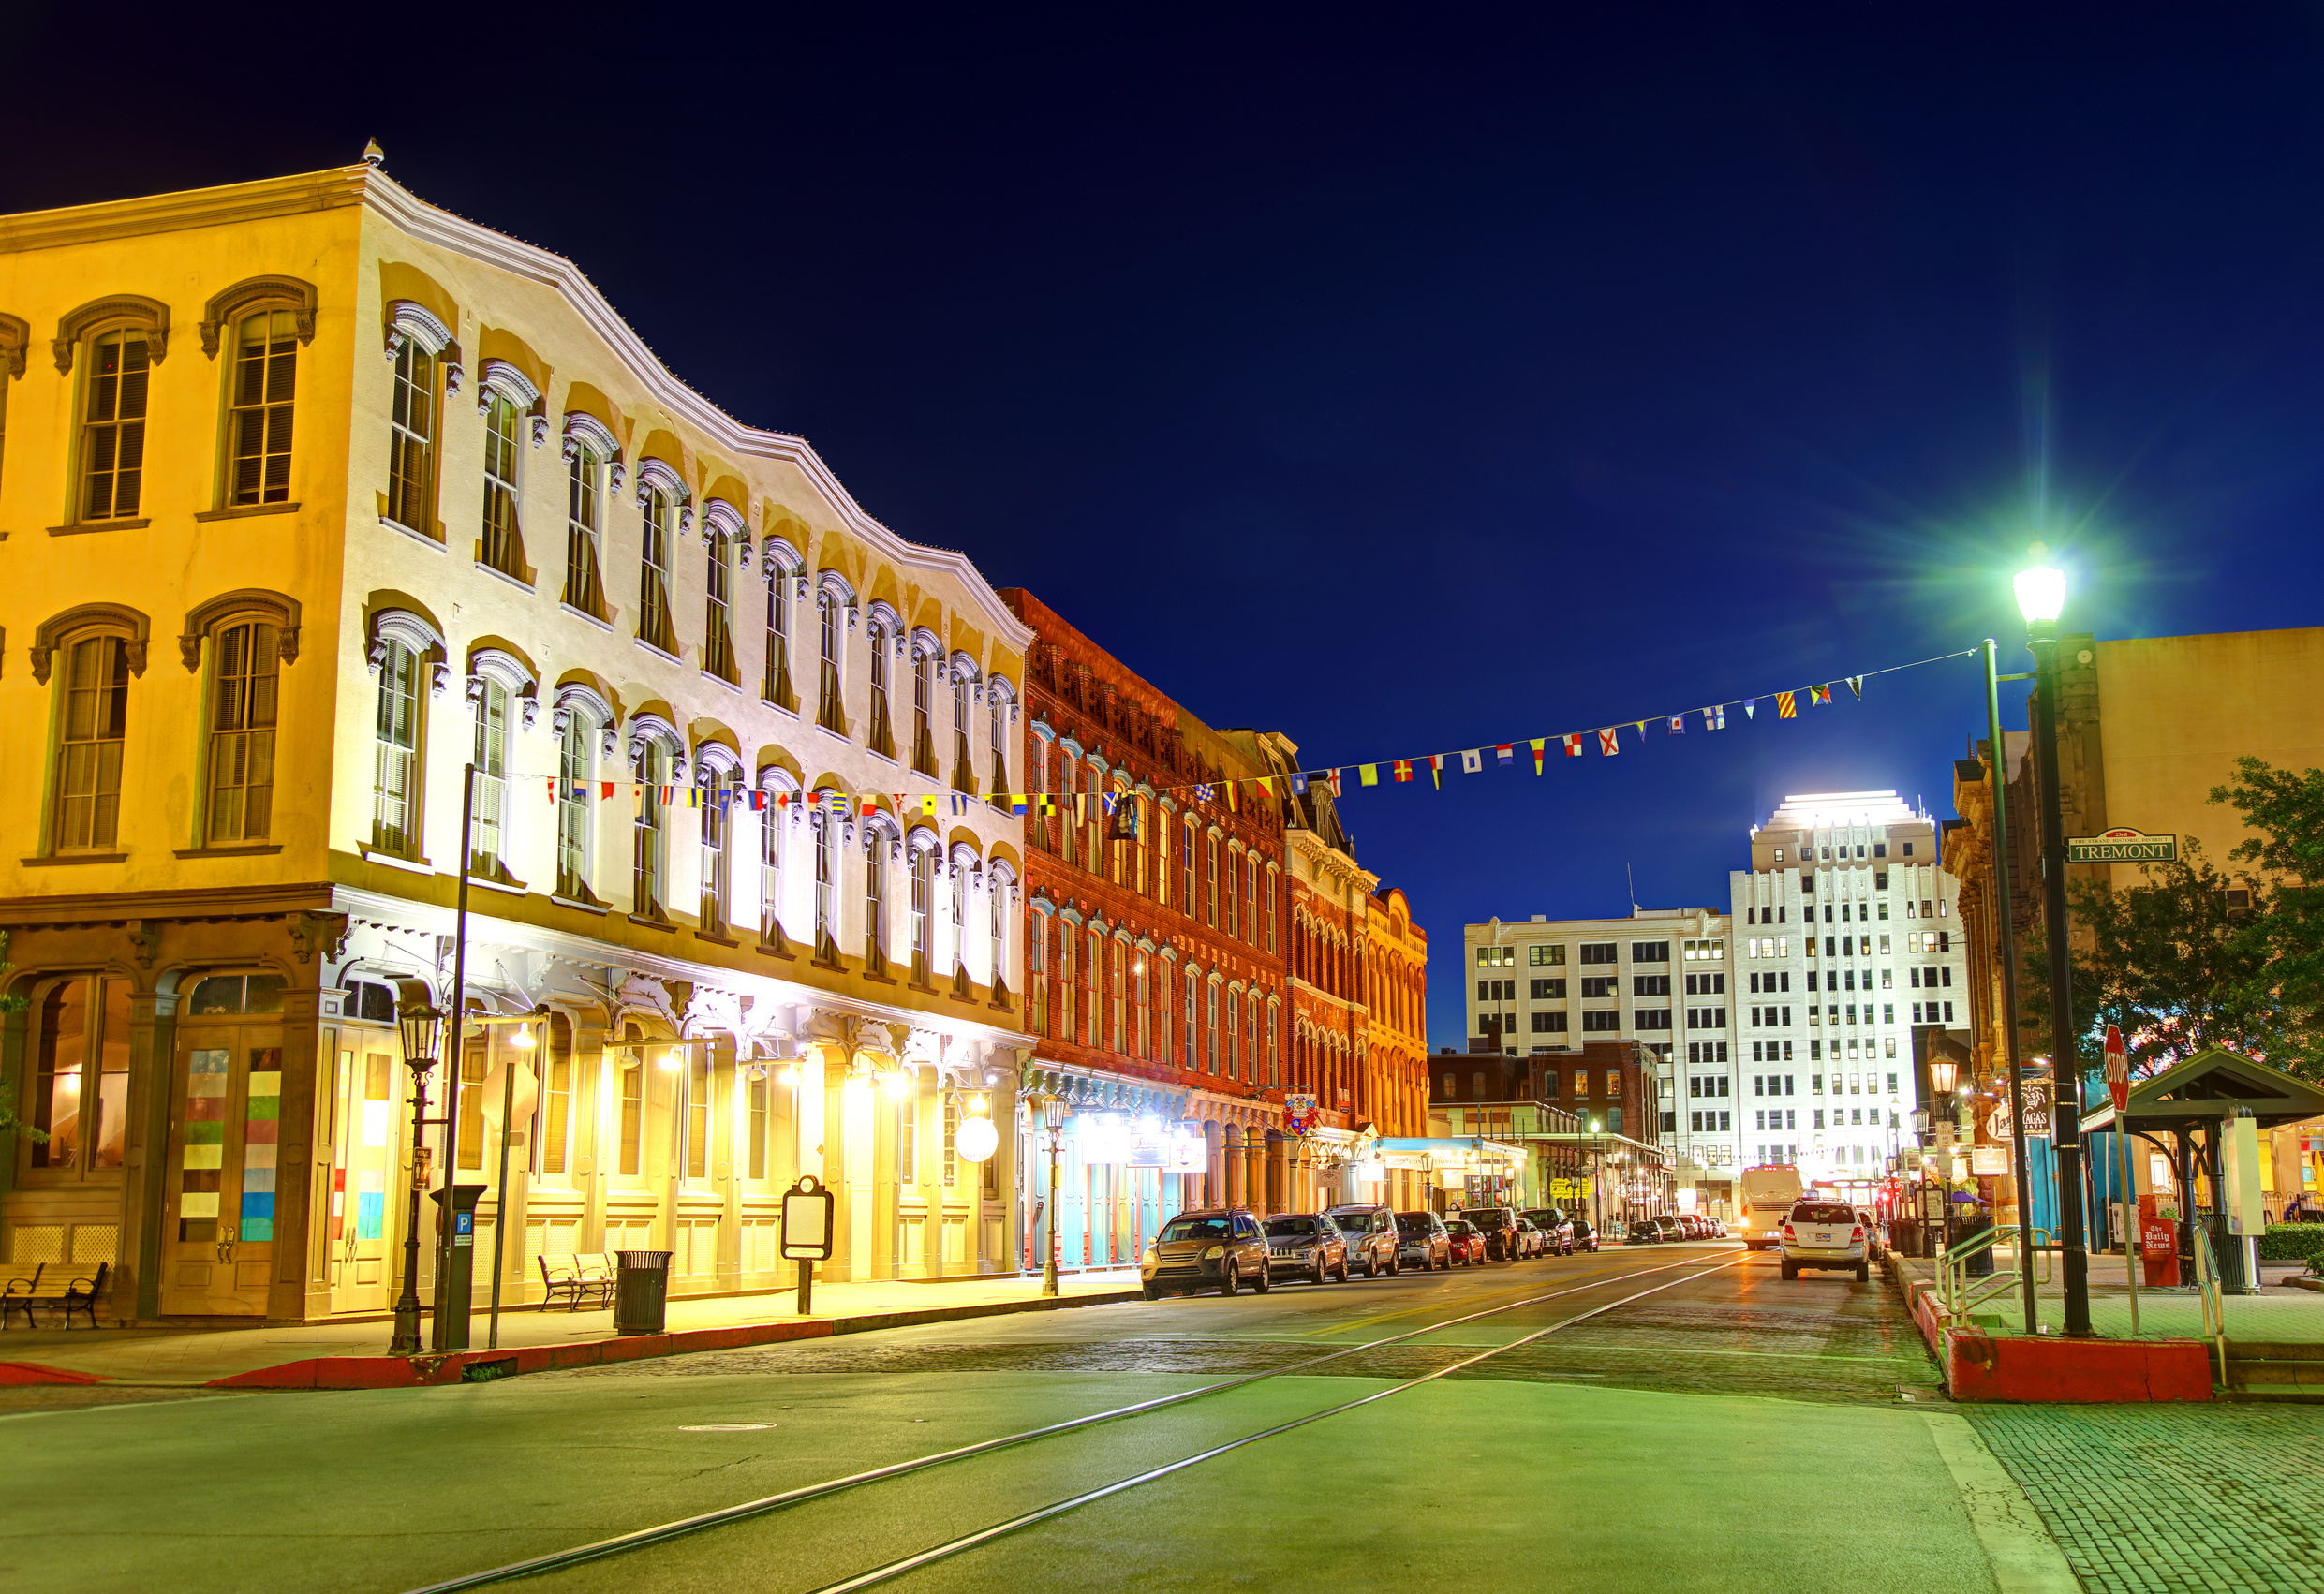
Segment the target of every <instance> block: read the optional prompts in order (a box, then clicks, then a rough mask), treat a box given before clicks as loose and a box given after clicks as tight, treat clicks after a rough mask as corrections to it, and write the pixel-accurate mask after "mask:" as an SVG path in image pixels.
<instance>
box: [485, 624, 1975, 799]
mask: <svg viewBox="0 0 2324 1594" xmlns="http://www.w3.org/2000/svg"><path fill="white" fill-rule="evenodd" d="M1976 651H1977V650H1976V649H1973V648H1965V649H1963V650H1961V652H1959V653H1947V654H1939V655H1937V656H1936V657H1933V658H1919V659H1915V660H1914V661H1913V662H1912V663H1910V664H1891V665H1888V666H1887V667H1885V668H1883V669H1879V670H1867V671H1865V672H1863V673H1862V674H1858V675H1842V676H1838V677H1835V678H1834V679H1832V680H1829V681H1825V682H1821V683H1819V684H1816V685H1813V686H1795V687H1791V688H1788V689H1786V690H1784V691H1778V692H1762V693H1759V694H1758V695H1756V696H1754V697H1747V698H1729V699H1727V700H1726V701H1724V702H1714V703H1709V704H1706V705H1704V706H1703V707H1700V708H1690V709H1681V710H1680V711H1678V712H1677V713H1673V714H1650V715H1646V716H1642V717H1640V718H1637V719H1623V720H1617V721H1615V722H1614V723H1613V724H1610V725H1602V726H1593V727H1591V728H1590V729H1588V730H1584V731H1560V732H1557V733H1555V734H1552V735H1544V736H1527V737H1519V738H1517V739H1516V740H1513V741H1508V742H1495V743H1489V744H1487V745H1483V746H1477V747H1460V748H1455V749H1452V750H1449V751H1445V752H1437V753H1417V754H1414V755H1413V756H1412V757H1410V758H1401V759H1376V760H1372V761H1370V762H1369V763H1350V764H1338V765H1330V766H1326V767H1324V768H1321V769H1311V770H1300V771H1295V772H1294V773H1291V774H1286V775H1241V776H1237V777H1235V778H1232V779H1215V780H1199V781H1190V782H1187V783H1186V784H1184V785H1180V786H1157V787H1151V788H1147V790H1150V791H1151V792H1152V793H1153V794H1154V795H1157V796H1160V795H1163V794H1184V795H1186V796H1188V797H1190V798H1191V799H1192V801H1193V802H1195V803H1198V804H1200V803H1222V804H1225V805H1226V807H1227V808H1228V809H1229V810H1230V811H1236V812H1239V811H1240V809H1241V806H1242V796H1243V791H1242V789H1243V788H1245V787H1256V788H1257V789H1258V790H1259V791H1260V792H1261V793H1262V794H1264V795H1266V796H1269V797H1272V796H1275V795H1277V794H1278V793H1279V792H1280V793H1282V794H1288V795H1291V796H1305V795H1307V794H1308V792H1309V791H1310V790H1311V789H1313V788H1316V787H1322V788H1323V789H1324V790H1328V791H1329V792H1330V793H1331V794H1332V795H1333V796H1334V797H1340V796H1343V795H1344V794H1345V793H1346V790H1347V788H1348V786H1349V785H1350V784H1351V783H1352V784H1354V786H1356V787H1358V788H1359V789H1360V788H1362V787H1367V786H1380V785H1401V784H1405V783H1407V782H1411V781H1414V780H1417V779H1418V778H1419V776H1420V775H1423V774H1426V775H1428V779H1429V782H1430V783H1431V784H1432V785H1433V786H1434V787H1436V788H1437V789H1438V790H1442V789H1443V785H1444V776H1445V774H1446V773H1447V772H1448V771H1452V772H1458V773H1459V774H1462V775H1482V774H1484V773H1486V772H1487V771H1488V770H1504V769H1516V768H1520V767H1522V764H1523V760H1526V759H1529V758H1530V759H1531V760H1532V765H1533V773H1534V774H1535V775H1541V774H1543V773H1544V772H1545V770H1546V769H1547V766H1548V762H1549V760H1550V759H1552V758H1566V759H1578V758H1586V757H1590V756H1591V755H1592V754H1594V755H1595V756H1596V757H1598V758H1602V759H1610V758H1616V757H1619V756H1620V755H1621V752H1622V751H1623V745H1624V743H1625V741H1627V740H1630V739H1631V738H1633V737H1635V739H1636V742H1637V744H1638V745H1641V746H1643V745H1645V744H1646V743H1647V742H1649V741H1650V740H1651V739H1652V738H1653V736H1654V735H1655V734H1656V733H1659V734H1661V735H1663V736H1683V735H1686V734H1688V733H1689V729H1690V726H1692V728H1693V729H1694V731H1695V732H1696V733H1702V732H1710V731H1724V730H1726V729H1727V716H1728V713H1729V711H1730V710H1732V711H1736V712H1739V714H1740V715H1741V716H1742V718H1743V720H1744V722H1746V723H1748V722H1751V721H1754V720H1755V719H1757V718H1758V715H1759V710H1760V709H1762V708H1767V709H1769V716H1770V717H1771V718H1773V719H1776V720H1779V721H1780V720H1785V719H1798V718H1799V717H1800V716H1801V712H1802V711H1803V710H1814V709H1819V708H1829V707H1831V706H1832V705H1833V704H1835V703H1837V702H1843V701H1848V702H1858V701H1862V700H1863V697H1864V686H1865V683H1866V682H1867V681H1870V680H1872V679H1873V677H1875V676H1879V675H1892V674H1895V673H1896V672H1898V671H1901V670H1917V669H1920V668H1922V667H1923V666H1925V665H1930V664H1943V663H1945V662H1947V661H1948V660H1950V659H1955V658H1966V657H1974V656H1975V655H1976ZM1843 691H1844V692H1845V693H1846V694H1847V696H1846V697H1845V698H1844V699H1843V698H1842V697H1840V696H1839V694H1840V693H1841V692H1843ZM517 778H530V779H538V780H541V781H543V782H544V783H545V784H546V786H547V789H548V793H549V800H550V802H551V803H558V802H563V801H567V800H571V801H586V800H587V799H588V798H589V797H590V795H591V794H592V793H594V794H595V795H596V796H597V797H598V798H599V800H600V801H602V802H608V803H610V802H612V801H613V800H614V796H615V795H616V794H617V793H618V792H619V790H621V789H622V788H624V787H627V788H629V791H630V793H631V800H632V802H633V803H634V804H636V806H637V807H638V808H639V809H640V810H641V811H643V810H644V807H645V804H646V802H647V797H648V794H649V793H650V794H652V796H653V798H654V799H655V803H656V805H657V806H659V807H662V808H681V807H683V808H700V807H702V806H703V805H704V804H710V805H714V806H715V805H718V804H726V805H728V806H730V807H736V808H741V807H748V809H749V810H750V811H751V812H753V813H762V812H765V811H767V810H769V809H773V810H775V811H777V812H788V811H791V810H794V809H795V810H798V811H800V812H805V813H826V814H835V815H838V816H840V817H842V818H848V817H854V818H865V819H868V818H869V817H871V816H872V815H873V814H876V813H878V812H880V811H881V799H882V798H883V797H893V798H894V799H895V803H896V807H895V810H894V811H895V812H896V813H898V814H905V813H920V814H925V815H928V816H931V817H933V816H935V815H938V814H940V813H945V812H950V813H952V814H954V815H966V814H970V813H974V812H977V811H978V810H980V809H983V808H984V807H986V806H988V805H989V806H992V807H999V808H1005V809H1007V810H1009V811H1010V812H1011V813H1013V814H1014V815H1016V816H1018V817H1020V818H1022V817H1024V816H1026V815H1028V814H1041V815H1047V814H1054V813H1060V812H1070V813H1072V814H1073V817H1074V819H1076V821H1078V822H1087V820H1088V817H1089V814H1090V810H1091V807H1092V805H1093V804H1095V805H1097V807H1098V811H1099V812H1101V813H1103V815H1105V816H1106V817H1108V818H1110V819H1116V821H1117V825H1118V828H1121V829H1123V830H1125V831H1127V832H1128V833H1129V834H1135V829H1136V819H1134V817H1131V818H1128V819H1127V822H1126V823H1125V822H1124V817H1123V816H1122V815H1121V813H1120V812H1119V805H1120V799H1121V797H1122V796H1124V795H1126V793H1118V792H1111V791H1103V792H1052V791H1032V792H1025V791H1015V792H1009V791H996V792H993V793H992V794H991V795H990V796H987V797H977V796H971V795H970V794H968V793H966V792H960V791H952V790H945V791H922V792H910V791H896V792H862V793H857V794H855V795H849V794H847V793H844V792H831V791H823V792H806V791H798V792H793V791H780V790H765V789H764V788H757V787H744V786H708V787H704V786H697V785H693V784H690V783H688V784H679V783H671V784H667V785H662V784H657V783H654V782H647V781H622V780H567V779H564V778H562V777H560V776H555V775H547V776H543V775H534V776H528V777H525V776H520V777H517ZM1135 811H1136V810H1135V805H1134V804H1132V805H1131V807H1130V813H1131V815H1132V816H1134V814H1135Z"/></svg>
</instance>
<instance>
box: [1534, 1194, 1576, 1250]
mask: <svg viewBox="0 0 2324 1594" xmlns="http://www.w3.org/2000/svg"><path fill="white" fill-rule="evenodd" d="M1524 1217H1525V1220H1526V1221H1527V1222H1528V1223H1531V1224H1532V1226H1533V1227H1534V1228H1536V1229H1538V1230H1540V1231H1541V1233H1542V1239H1543V1242H1544V1249H1545V1250H1548V1251H1554V1252H1556V1253H1557V1254H1558V1255H1559V1256H1572V1255H1573V1254H1574V1220H1573V1219H1572V1218H1568V1217H1567V1216H1566V1215H1565V1214H1564V1213H1563V1212H1562V1211H1561V1210H1560V1209H1559V1208H1557V1207H1554V1206H1533V1207H1528V1208H1526V1210H1525V1214H1524Z"/></svg>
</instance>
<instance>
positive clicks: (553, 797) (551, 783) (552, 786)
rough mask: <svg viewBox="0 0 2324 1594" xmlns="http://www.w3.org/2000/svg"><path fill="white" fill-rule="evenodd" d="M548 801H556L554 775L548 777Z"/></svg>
mask: <svg viewBox="0 0 2324 1594" xmlns="http://www.w3.org/2000/svg"><path fill="white" fill-rule="evenodd" d="M549 801H550V802H551V803H552V804H554V803H555V801H556V776H555V775H551V776H550V777H549Z"/></svg>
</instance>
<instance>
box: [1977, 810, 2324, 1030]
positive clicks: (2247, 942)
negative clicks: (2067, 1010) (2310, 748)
mask: <svg viewBox="0 0 2324 1594" xmlns="http://www.w3.org/2000/svg"><path fill="white" fill-rule="evenodd" d="M2139 872H2140V873H2141V874H2142V875H2143V876H2144V877H2145V882H2144V883H2143V884H2140V885H2136V886H2132V887H2129V888H2128V889H2126V890H2123V891H2110V890H2109V889H2108V888H2107V887H2106V886H2105V885H2104V884H2102V883H2100V882H2098V881H2095V880H2076V881H2073V882H2071V883H2070V884H2069V885H2068V887H2067V889H2066V895H2067V900H2068V902H2069V903H2070V905H2071V909H2072V915H2073V922H2074V927H2075V929H2076V930H2077V931H2079V932H2080V934H2081V935H2082V936H2085V937H2088V938H2089V941H2090V944H2089V945H2088V946H2087V947H2083V946H2077V947H2076V948H2075V950H2074V957H2073V998H2074V1017H2075V1020H2076V1025H2077V1027H2078V1029H2079V1030H2080V1034H2081V1039H2080V1052H2081V1063H2082V1068H2083V1070H2085V1071H2087V1070H2094V1069H2096V1068H2098V1067H2100V1066H2101V1064H2102V1063H2103V1061H2104V1058H2105V1049H2106V1026H2108V1025H2109V1024H2111V1025H2117V1026H2120V1027H2121V1029H2122V1032H2123V1044H2124V1046H2125V1047H2127V1048H2128V1049H2129V1052H2130V1065H2131V1071H2132V1073H2133V1074H2134V1075H2146V1074H2152V1073H2155V1072H2159V1071H2160V1070H2163V1069H2166V1068H2169V1066H2170V1065H2171V1064H2172V1063H2175V1062H2177V1061H2179V1060H2180V1059H2181V1058H2183V1057H2187V1056H2192V1055H2194V1054H2195V1053H2197V1052H2200V1051H2203V1050H2204V1049H2206V1048H2208V1047H2212V1046H2224V1047H2227V1048H2228V1050H2230V1051H2236V1052H2244V1053H2249V1054H2252V1055H2258V1056H2263V1057H2267V1058H2270V1059H2271V1060H2272V1059H2274V1058H2277V1057H2279V1056H2281V1055H2283V1054H2284V1053H2285V1051H2286V1049H2287V1041H2286V1037H2285V1034H2284V1027H2283V1019H2282V1012H2281V1009H2280V1007H2279V1005H2278V1004H2277V1002H2276V1001H2275V999H2274V997H2273V996H2272V994H2271V993H2270V991H2269V990H2268V989H2267V986H2266V982H2265V981H2263V980H2261V979H2260V978H2259V975H2260V973H2261V970H2262V968H2263V967H2264V965H2265V963H2266V955H2265V953H2264V952H2263V951H2262V950H2261V949H2260V948H2258V947H2257V946H2256V945H2254V944H2253V942H2252V939H2251V937H2248V936H2247V935H2244V934H2243V933H2242V931H2241V927H2240V926H2239V925H2238V924H2237V923H2236V922H2233V921H2231V920H2230V919H2229V917H2228V890H2229V889H2230V887H2235V888H2240V889H2250V890H2255V891H2256V890H2257V889H2258V888H2257V881H2256V880H2254V879H2253V878H2251V877H2249V876H2229V875H2228V874H2225V873H2223V872H2222V871H2220V870H2219V869H2218V868H2217V867H2215V866H2214V865H2213V863H2211V861H2210V860H2209V859H2207V858H2205V857H2204V856H2203V849H2202V844H2201V843H2200V842H2199V841H2198V840H2197V839H2196V838H2195V837H2193V836H2188V837H2187V838H2186V839H2185V841H2184V842H2183V844H2182V846H2181V849H2180V857H2179V861H2178V862H2176V863H2142V864H2140V865H2139ZM2018 990H2019V993H2020V1006H2021V1009H2022V1011H2023V1013H2024V1016H2025V1022H2026V1024H2027V1026H2028V1028H2029V1029H2030V1030H2031V1031H2032V1033H2031V1034H2030V1035H2029V1036H2028V1037H2027V1045H2028V1055H2035V1054H2040V1053H2047V1052H2048V1051H2049V1050H2050V1044H2049V1041H2050V963H2049V952H2048V944H2047V941H2046V939H2045V938H2044V937H2042V936H2040V935H2034V936H2030V937H2027V940H2026V948H2025V965H2024V968H2023V970H2022V971H2021V974H2020V976H2019V984H2018Z"/></svg>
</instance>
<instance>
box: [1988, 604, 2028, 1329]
mask: <svg viewBox="0 0 2324 1594" xmlns="http://www.w3.org/2000/svg"><path fill="white" fill-rule="evenodd" d="M1995 670H1996V664H1995V658H1994V649H1993V639H1992V638H1991V637H1988V638H1986V639H1985V726H1986V734H1987V736H1988V737H1989V738H1990V741H1991V747H1992V762H1991V766H1990V769H1989V772H1988V773H1989V775H1990V776H1991V784H1992V789H1993V940H1994V944H1995V945H1996V946H1998V947H1999V948H2000V949H2001V954H2000V955H2001V1006H2002V1028H2003V1031H2004V1033H2003V1037H2002V1039H2003V1041H2004V1042H2005V1044H2006V1046H2007V1048H2008V1062H2009V1100H2010V1108H2009V1158H2010V1161H2009V1167H2010V1171H2011V1172H2012V1173H2014V1174H2015V1175H2016V1181H2017V1187H2018V1240H2019V1244H2020V1247H2021V1255H2020V1259H2019V1260H2020V1267H2019V1276H2020V1290H2021V1294H2022V1296H2023V1302H2024V1306H2025V1332H2026V1333H2028V1334H2032V1333H2034V1332H2035V1329H2036V1328H2037V1327H2038V1326H2039V1324H2040V1318H2039V1317H2038V1315H2037V1313H2036V1308H2035V1301H2034V1268H2033V1264H2032V1262H2031V1260H2030V1259H2031V1257H2032V1254H2033V1244H2034V1213H2033V1191H2034V1175H2033V1169H2032V1166H2031V1164H2030V1162H2029V1161H2028V1159H2027V1156H2026V1149H2025V1113H2024V1110H2023V1109H2024V1104H2025V1070H2024V1064H2023V1062H2022V1060H2021V1053H2022V1052H2023V1050H2024V1037H2023V1036H2022V1035H2021V1034H2020V1033H2019V1031H2018V956H2017V930H2016V928H2015V927H2014V926H2013V925H2012V924H2011V922H2010V910H2009V795H2008V762H2009V760H2006V759H2005V758H2004V757H2002V737H2001V677H2000V676H1999V675H1998V674H1997V673H1995Z"/></svg>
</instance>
